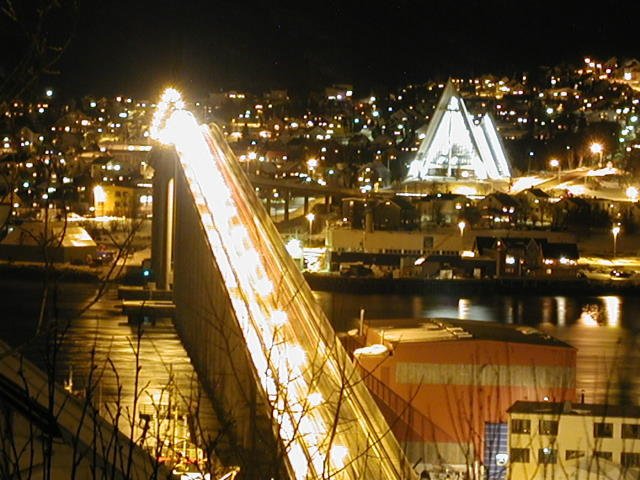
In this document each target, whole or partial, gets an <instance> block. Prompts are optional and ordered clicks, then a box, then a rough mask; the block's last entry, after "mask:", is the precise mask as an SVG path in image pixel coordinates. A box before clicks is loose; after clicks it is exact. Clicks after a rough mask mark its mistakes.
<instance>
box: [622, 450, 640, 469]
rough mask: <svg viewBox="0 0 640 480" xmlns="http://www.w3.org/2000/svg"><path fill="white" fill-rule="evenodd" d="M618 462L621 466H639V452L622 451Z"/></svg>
mask: <svg viewBox="0 0 640 480" xmlns="http://www.w3.org/2000/svg"><path fill="white" fill-rule="evenodd" d="M620 463H621V464H622V466H623V467H640V453H627V452H622V453H621V454H620Z"/></svg>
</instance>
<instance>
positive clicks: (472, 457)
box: [354, 299, 576, 479]
mask: <svg viewBox="0 0 640 480" xmlns="http://www.w3.org/2000/svg"><path fill="white" fill-rule="evenodd" d="M458 308H459V314H460V315H461V316H464V315H465V311H466V310H465V309H467V310H468V308H469V305H468V304H465V301H464V299H462V300H461V301H460V303H459V305H458ZM467 313H468V312H467ZM356 338H358V337H355V338H354V340H355V339H356ZM359 341H361V342H363V343H364V345H365V347H363V348H361V349H356V350H355V356H356V358H357V359H358V361H359V363H360V365H361V366H362V367H363V368H364V370H365V371H366V372H367V373H368V375H364V376H363V378H364V381H365V383H366V384H367V386H368V387H369V388H370V390H371V391H372V392H373V394H374V397H375V398H376V400H377V401H378V402H379V403H380V404H381V405H383V406H384V408H383V409H382V410H383V412H385V415H387V420H388V421H389V424H390V425H392V426H393V427H392V428H393V430H394V433H395V435H396V436H397V438H398V440H399V442H400V443H401V444H402V445H404V446H405V449H406V453H407V457H408V458H409V461H411V462H412V463H417V464H420V463H421V464H422V466H421V467H419V468H418V471H420V470H422V469H432V468H435V467H436V466H438V467H443V466H448V467H450V468H453V469H457V470H458V471H461V472H464V471H467V469H468V468H470V469H480V464H482V465H483V466H484V470H485V473H486V474H487V476H486V477H485V478H493V479H498V478H504V473H505V472H504V469H503V468H502V467H501V465H498V464H497V463H496V458H498V459H502V458H503V457H502V455H504V454H506V453H507V436H508V433H507V410H508V408H509V407H510V406H511V405H512V404H513V403H514V402H515V401H516V400H520V399H528V400H540V401H541V400H543V399H544V398H545V397H546V398H549V399H552V400H554V399H555V400H556V401H564V400H571V399H573V398H574V396H575V368H576V349H574V348H573V347H571V346H569V345H567V344H566V343H563V342H561V341H558V340H556V339H554V338H552V337H550V336H548V335H546V334H544V333H542V332H540V331H538V330H536V329H534V328H531V327H526V326H518V327H513V326H508V325H499V324H496V323H490V322H479V321H464V320H451V319H423V320H398V319H394V320H393V321H386V320H379V321H374V322H369V325H368V327H367V328H365V333H364V336H363V337H359ZM496 456H498V457H496ZM494 467H495V468H494ZM498 467H500V468H498ZM500 472H502V473H500ZM476 473H478V472H476ZM474 478H482V477H479V476H475V477H474Z"/></svg>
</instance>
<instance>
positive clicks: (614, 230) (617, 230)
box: [611, 225, 620, 258]
mask: <svg viewBox="0 0 640 480" xmlns="http://www.w3.org/2000/svg"><path fill="white" fill-rule="evenodd" d="M619 233H620V227H619V226H618V225H615V226H614V227H613V228H612V229H611V235H613V258H616V242H617V240H618V234H619Z"/></svg>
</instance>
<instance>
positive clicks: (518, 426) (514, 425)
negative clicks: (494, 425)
mask: <svg viewBox="0 0 640 480" xmlns="http://www.w3.org/2000/svg"><path fill="white" fill-rule="evenodd" d="M511 433H531V420H524V419H513V420H511Z"/></svg>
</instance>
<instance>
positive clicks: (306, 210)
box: [304, 195, 309, 215]
mask: <svg viewBox="0 0 640 480" xmlns="http://www.w3.org/2000/svg"><path fill="white" fill-rule="evenodd" d="M307 213H309V195H305V196H304V214H305V215H306V214H307Z"/></svg>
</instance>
